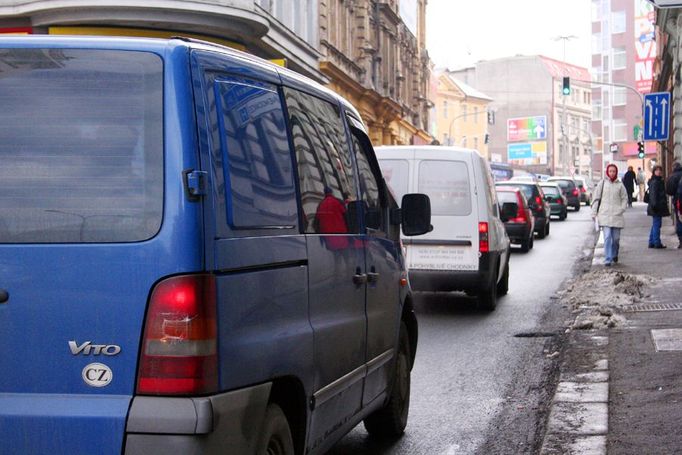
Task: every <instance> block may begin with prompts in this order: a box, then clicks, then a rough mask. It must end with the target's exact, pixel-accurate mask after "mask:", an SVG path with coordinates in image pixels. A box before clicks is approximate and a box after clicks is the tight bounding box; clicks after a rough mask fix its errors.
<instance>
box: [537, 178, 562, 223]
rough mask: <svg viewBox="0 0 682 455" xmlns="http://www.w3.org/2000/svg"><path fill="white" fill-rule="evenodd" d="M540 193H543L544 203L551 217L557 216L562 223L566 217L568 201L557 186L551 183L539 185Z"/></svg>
mask: <svg viewBox="0 0 682 455" xmlns="http://www.w3.org/2000/svg"><path fill="white" fill-rule="evenodd" d="M540 188H542V192H543V193H545V201H547V203H548V204H549V210H550V215H551V216H558V217H559V220H560V221H563V220H565V219H566V217H567V216H568V201H567V200H566V196H564V194H563V192H562V191H561V188H560V187H559V185H557V184H556V183H553V182H543V183H541V184H540Z"/></svg>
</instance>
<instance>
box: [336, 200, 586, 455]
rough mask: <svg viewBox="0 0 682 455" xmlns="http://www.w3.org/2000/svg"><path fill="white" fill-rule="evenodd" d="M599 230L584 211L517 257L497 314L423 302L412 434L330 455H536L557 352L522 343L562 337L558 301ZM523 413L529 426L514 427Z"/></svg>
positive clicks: (361, 433)
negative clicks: (549, 334) (554, 335)
mask: <svg viewBox="0 0 682 455" xmlns="http://www.w3.org/2000/svg"><path fill="white" fill-rule="evenodd" d="M592 228H593V225H592V221H591V219H590V217H589V209H588V208H586V207H584V206H583V207H582V209H581V210H580V211H579V212H577V213H575V212H569V215H568V219H567V220H566V221H563V222H560V221H558V220H552V223H551V233H550V235H549V237H547V238H545V239H543V240H538V239H537V238H536V240H535V247H534V248H533V249H532V250H531V251H530V252H529V253H527V254H524V253H521V252H520V251H518V249H516V250H515V251H513V253H512V257H511V262H510V286H509V288H510V291H509V294H508V295H507V296H506V297H503V298H501V299H500V300H499V302H498V306H497V309H496V310H495V311H494V312H493V313H485V312H481V311H478V310H477V309H476V308H475V300H474V299H473V298H469V297H466V296H464V295H463V294H455V293H453V294H446V295H435V294H428V293H424V294H418V295H417V305H416V311H417V317H418V319H419V346H418V349H417V359H416V362H415V367H414V370H413V371H412V397H411V405H410V417H409V421H408V426H407V429H406V433H405V435H404V436H403V437H402V438H401V439H399V440H397V441H393V442H386V441H378V440H376V439H374V438H371V437H370V436H369V435H368V434H367V432H366V431H365V429H364V427H363V426H362V425H359V426H358V427H356V428H355V429H354V430H353V431H352V432H351V433H349V434H348V435H347V436H346V437H345V438H343V439H342V440H341V441H339V443H338V444H337V445H336V446H335V447H334V448H333V449H332V451H331V452H330V453H332V454H337V455H338V454H380V453H386V454H389V453H390V454H410V455H413V454H444V455H455V454H473V453H477V452H478V453H485V452H488V453H493V452H494V453H504V452H506V451H507V450H509V453H523V452H525V453H532V450H531V447H532V446H533V444H534V443H535V442H536V440H537V438H538V437H541V435H538V434H536V433H538V432H539V431H538V430H537V428H527V427H529V426H530V427H538V425H539V426H540V428H541V426H542V422H540V421H542V420H543V419H544V418H543V416H542V415H539V416H538V415H534V413H535V414H540V413H539V412H536V411H537V409H539V406H538V403H539V402H541V401H543V395H542V392H543V391H542V390H541V389H542V388H543V387H545V386H547V382H548V381H547V378H546V377H544V376H547V375H548V374H549V373H548V371H550V370H551V362H552V360H551V359H552V354H553V351H554V349H555V347H554V346H552V344H551V342H550V341H548V339H547V338H537V337H530V338H529V337H515V336H514V335H517V334H519V333H538V332H546V331H547V330H550V329H551V328H552V327H554V328H555V329H556V330H561V328H560V327H561V324H562V323H563V322H564V321H561V320H560V319H561V317H562V316H561V315H560V314H558V315H555V316H553V318H554V319H552V317H549V318H548V314H552V313H553V311H552V310H553V309H552V304H553V303H554V302H555V300H554V299H553V298H552V297H553V295H554V294H555V293H556V291H557V290H558V289H559V288H560V287H561V285H562V283H563V282H564V281H565V280H566V279H568V278H570V277H571V275H572V270H573V269H574V266H575V265H576V263H577V262H578V261H580V259H581V258H583V257H584V256H585V255H586V253H587V250H586V247H587V244H586V240H587V239H588V237H590V233H591V230H592ZM548 326H549V327H550V329H548ZM557 327H558V329H557ZM550 351H552V352H550ZM533 395H534V396H535V398H533V397H532V396H533ZM516 412H518V413H519V417H520V418H521V419H522V420H523V419H525V420H527V421H528V422H524V423H523V424H519V423H518V422H517V423H516V425H513V424H512V422H510V421H512V420H516V419H517V416H516V415H515V413H516ZM538 422H540V423H538ZM519 428H523V429H524V430H523V431H518V437H517V429H519ZM498 450H499V451H501V452H498Z"/></svg>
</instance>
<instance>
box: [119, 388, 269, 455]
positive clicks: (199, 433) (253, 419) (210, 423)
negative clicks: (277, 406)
mask: <svg viewBox="0 0 682 455" xmlns="http://www.w3.org/2000/svg"><path fill="white" fill-rule="evenodd" d="M270 388H271V384H270V383H267V384H261V385H257V386H253V387H247V388H245V389H240V390H236V391H233V392H227V393H222V394H219V395H213V396H210V397H197V398H172V397H143V396H138V397H135V398H134V399H133V403H132V405H131V408H130V413H129V416H128V424H127V427H126V443H125V452H124V453H125V454H126V455H129V454H168V453H182V454H213V453H216V454H217V453H221V454H225V453H254V452H255V445H256V442H257V440H258V435H259V433H260V430H261V428H262V425H263V419H264V417H265V408H266V406H267V403H268V398H269V396H270Z"/></svg>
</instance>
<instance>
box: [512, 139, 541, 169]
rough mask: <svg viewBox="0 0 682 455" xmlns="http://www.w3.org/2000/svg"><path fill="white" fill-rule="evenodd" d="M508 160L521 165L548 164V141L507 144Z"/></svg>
mask: <svg viewBox="0 0 682 455" xmlns="http://www.w3.org/2000/svg"><path fill="white" fill-rule="evenodd" d="M507 161H508V162H509V164H516V165H519V166H530V165H533V164H547V142H546V141H539V142H520V143H517V144H507Z"/></svg>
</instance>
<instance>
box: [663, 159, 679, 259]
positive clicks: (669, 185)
mask: <svg viewBox="0 0 682 455" xmlns="http://www.w3.org/2000/svg"><path fill="white" fill-rule="evenodd" d="M680 180H682V164H680V163H679V162H677V161H675V162H674V163H673V172H672V174H670V177H668V179H667V180H666V181H665V194H667V195H668V196H672V197H673V207H675V208H677V206H678V205H679V204H678V201H679V200H680V198H679V196H678V188H679V186H680ZM681 203H682V202H681ZM674 212H675V233H676V234H677V240H678V241H679V244H678V245H677V248H682V221H680V213H679V211H678V210H674Z"/></svg>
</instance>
